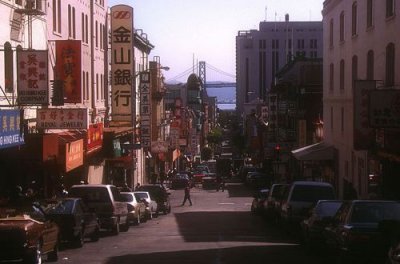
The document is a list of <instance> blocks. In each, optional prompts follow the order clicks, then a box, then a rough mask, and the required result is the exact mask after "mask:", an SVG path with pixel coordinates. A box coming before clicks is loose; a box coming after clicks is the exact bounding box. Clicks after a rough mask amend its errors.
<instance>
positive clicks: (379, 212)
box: [324, 200, 400, 263]
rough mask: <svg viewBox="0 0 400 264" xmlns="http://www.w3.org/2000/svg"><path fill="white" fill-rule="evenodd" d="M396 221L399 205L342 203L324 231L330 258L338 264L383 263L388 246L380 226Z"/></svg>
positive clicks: (399, 217) (369, 201)
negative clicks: (388, 221) (333, 257)
mask: <svg viewBox="0 0 400 264" xmlns="http://www.w3.org/2000/svg"><path fill="white" fill-rule="evenodd" d="M387 220H400V203H399V202H397V201H383V200H353V201H345V202H343V204H342V206H341V207H340V208H339V210H338V211H337V213H336V214H335V216H334V217H333V218H331V221H330V223H329V224H328V225H327V226H326V228H325V230H324V237H325V241H326V244H327V247H328V249H329V252H331V253H332V256H335V257H336V258H337V262H338V263H354V261H361V260H363V261H365V260H369V261H371V260H373V261H375V262H374V263H385V261H386V260H387V252H388V247H389V245H388V243H387V238H385V237H384V236H383V235H382V234H383V233H382V229H381V227H380V223H381V222H383V221H387Z"/></svg>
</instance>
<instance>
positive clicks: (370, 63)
mask: <svg viewBox="0 0 400 264" xmlns="http://www.w3.org/2000/svg"><path fill="white" fill-rule="evenodd" d="M373 79H374V51H373V50H369V51H368V53H367V80H373Z"/></svg>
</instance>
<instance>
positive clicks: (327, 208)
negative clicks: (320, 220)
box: [316, 201, 342, 217]
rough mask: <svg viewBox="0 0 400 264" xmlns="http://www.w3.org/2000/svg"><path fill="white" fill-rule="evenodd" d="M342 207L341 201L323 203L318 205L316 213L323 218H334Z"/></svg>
mask: <svg viewBox="0 0 400 264" xmlns="http://www.w3.org/2000/svg"><path fill="white" fill-rule="evenodd" d="M341 205H342V202H340V201H332V202H323V203H320V204H319V205H318V207H317V208H316V212H317V214H318V215H320V216H321V217H327V216H334V215H335V214H336V212H337V210H338V209H339V207H340V206H341Z"/></svg>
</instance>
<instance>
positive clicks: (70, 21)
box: [68, 5, 72, 37]
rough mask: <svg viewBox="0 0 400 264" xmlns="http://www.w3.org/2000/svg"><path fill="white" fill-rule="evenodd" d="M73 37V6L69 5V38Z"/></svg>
mask: <svg viewBox="0 0 400 264" xmlns="http://www.w3.org/2000/svg"><path fill="white" fill-rule="evenodd" d="M71 36H72V11H71V5H68V37H71Z"/></svg>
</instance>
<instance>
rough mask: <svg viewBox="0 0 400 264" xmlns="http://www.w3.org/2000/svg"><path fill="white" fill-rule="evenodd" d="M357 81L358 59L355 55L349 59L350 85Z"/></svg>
mask: <svg viewBox="0 0 400 264" xmlns="http://www.w3.org/2000/svg"><path fill="white" fill-rule="evenodd" d="M357 79H358V57H357V56H356V55H354V56H353V58H352V59H351V80H352V82H351V85H352V86H353V85H354V81H355V80H357Z"/></svg>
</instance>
